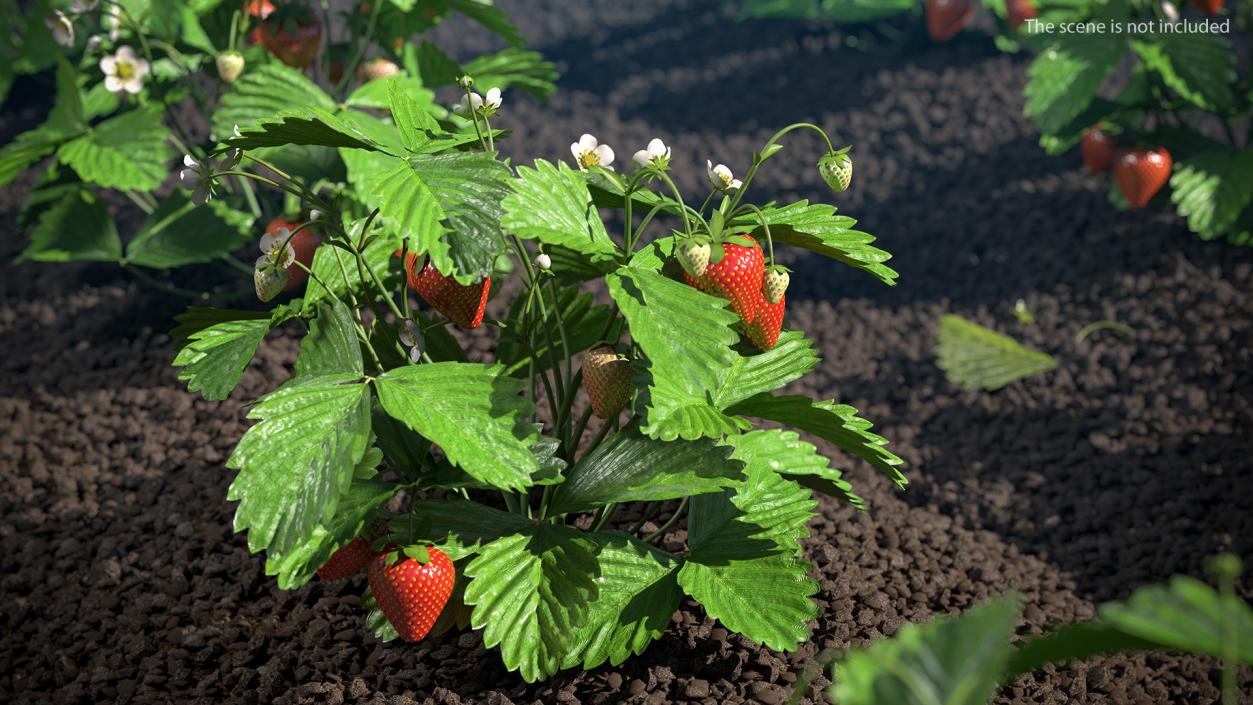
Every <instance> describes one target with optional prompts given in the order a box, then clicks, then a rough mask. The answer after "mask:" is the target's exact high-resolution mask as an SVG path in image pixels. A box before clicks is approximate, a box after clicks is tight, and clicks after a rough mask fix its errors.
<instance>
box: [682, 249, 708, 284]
mask: <svg viewBox="0 0 1253 705" xmlns="http://www.w3.org/2000/svg"><path fill="white" fill-rule="evenodd" d="M709 253H710V248H709V243H708V242H700V241H698V240H688V241H686V242H681V243H679V246H678V247H676V248H675V249H674V256H675V258H676V259H678V260H679V264H681V265H683V271H685V272H687V274H688V276H690V277H692V278H695V279H699V278H700V277H703V276H705V271H706V270H707V269H709Z"/></svg>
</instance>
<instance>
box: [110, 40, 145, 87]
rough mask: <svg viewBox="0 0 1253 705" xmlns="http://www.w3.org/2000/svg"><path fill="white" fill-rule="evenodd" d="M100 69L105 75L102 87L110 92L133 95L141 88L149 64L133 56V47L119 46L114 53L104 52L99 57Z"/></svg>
mask: <svg viewBox="0 0 1253 705" xmlns="http://www.w3.org/2000/svg"><path fill="white" fill-rule="evenodd" d="M100 70H101V71H103V72H104V75H105V79H104V87H105V88H106V89H107V90H108V91H109V92H110V93H123V92H125V93H130V94H131V95H134V94H136V93H138V92H140V91H141V90H143V88H144V77H145V76H147V75H148V71H149V66H148V62H147V60H145V59H143V58H141V57H138V56H135V50H134V49H131V48H130V47H128V46H120V47H118V50H117V53H116V54H106V55H104V56H103V57H102V58H101V59H100Z"/></svg>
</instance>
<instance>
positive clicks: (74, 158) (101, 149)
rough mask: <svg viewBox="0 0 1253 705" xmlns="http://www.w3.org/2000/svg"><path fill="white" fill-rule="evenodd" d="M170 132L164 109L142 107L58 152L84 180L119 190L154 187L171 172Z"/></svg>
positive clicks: (106, 123) (145, 189)
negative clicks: (163, 122) (166, 123)
mask: <svg viewBox="0 0 1253 705" xmlns="http://www.w3.org/2000/svg"><path fill="white" fill-rule="evenodd" d="M169 136H170V132H169V130H168V129H166V127H165V125H163V124H162V123H161V113H159V112H157V111H156V110H154V109H150V108H140V109H137V110H132V111H130V112H126V113H122V114H121V115H118V116H117V117H113V118H109V119H108V120H105V121H104V122H102V123H100V124H99V125H96V126H95V127H93V128H92V129H91V131H90V132H88V133H87V134H85V135H83V136H82V137H78V138H76V139H74V140H71V141H70V142H67V143H65V144H64V145H62V146H61V148H60V149H59V150H58V151H57V155H58V157H59V158H60V160H61V161H62V162H63V163H65V164H68V165H69V166H70V167H72V168H73V169H74V171H76V172H78V175H79V176H80V177H81V178H82V179H83V181H87V182H89V183H93V184H97V185H99V186H104V187H106V188H115V189H119V190H127V189H135V190H137V191H151V190H153V189H155V188H156V187H158V186H160V185H161V182H162V181H164V180H165V177H166V176H168V175H169V169H168V167H167V164H168V162H169V160H170V157H171V153H170V148H169V147H168V146H166V140H167V139H168V138H169Z"/></svg>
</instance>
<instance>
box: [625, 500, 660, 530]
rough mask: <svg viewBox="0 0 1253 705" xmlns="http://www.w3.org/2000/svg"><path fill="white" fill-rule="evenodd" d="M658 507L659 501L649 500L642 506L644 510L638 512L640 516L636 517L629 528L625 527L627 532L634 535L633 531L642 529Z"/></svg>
mask: <svg viewBox="0 0 1253 705" xmlns="http://www.w3.org/2000/svg"><path fill="white" fill-rule="evenodd" d="M660 508H661V502H649V503H648V506H646V507H644V512H643V513H642V514H640V518H639V519H637V520H636V522H635V523H634V524H632V525H631V528H630V529H627V533H628V534H632V535H634V534H635V532H637V531H639V530H640V529H642V528H643V527H644V525H645V524H647V523H648V520H649V519H652V518H653V515H654V514H656V513H657V510H658V509H660Z"/></svg>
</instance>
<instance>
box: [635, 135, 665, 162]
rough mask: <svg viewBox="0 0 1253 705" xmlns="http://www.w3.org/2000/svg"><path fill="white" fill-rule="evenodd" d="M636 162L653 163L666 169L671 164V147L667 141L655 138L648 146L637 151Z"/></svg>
mask: <svg viewBox="0 0 1253 705" xmlns="http://www.w3.org/2000/svg"><path fill="white" fill-rule="evenodd" d="M635 163H636V164H639V165H640V166H648V165H650V164H651V165H652V166H655V167H657V168H658V169H664V168H666V167H667V166H668V165H669V164H670V148H669V147H667V146H666V143H665V142H662V141H661V140H659V139H653V140H652V141H650V142H649V143H648V146H647V147H645V148H644V149H641V150H640V151H638V152H636V153H635Z"/></svg>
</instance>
